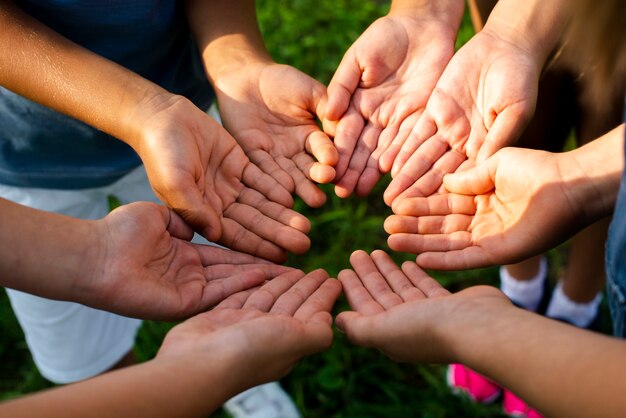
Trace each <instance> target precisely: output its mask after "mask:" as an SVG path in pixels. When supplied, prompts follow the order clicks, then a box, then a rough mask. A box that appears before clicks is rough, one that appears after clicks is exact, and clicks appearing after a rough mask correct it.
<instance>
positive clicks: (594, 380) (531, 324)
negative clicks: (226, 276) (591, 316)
mask: <svg viewBox="0 0 626 418" xmlns="http://www.w3.org/2000/svg"><path fill="white" fill-rule="evenodd" d="M350 263H351V264H352V267H353V270H344V271H342V272H341V273H340V274H339V280H340V281H341V283H342V285H343V290H344V293H345V295H346V297H347V299H348V302H349V303H350V308H351V310H348V311H345V312H341V313H340V314H339V315H338V316H337V318H336V324H337V326H338V327H339V329H341V330H342V331H343V332H344V333H345V334H346V335H347V337H348V340H350V341H351V342H352V343H354V344H356V345H360V346H365V347H371V348H375V349H378V350H381V351H382V352H383V353H384V354H385V355H387V356H388V357H390V358H391V359H392V360H395V361H400V362H411V363H451V362H457V363H462V364H466V365H467V366H468V367H471V368H472V369H474V370H477V371H478V372H480V373H481V374H483V375H485V376H488V377H490V378H491V379H493V380H495V381H497V382H498V383H500V384H501V385H502V386H504V387H506V388H508V389H510V390H511V391H513V392H514V393H516V394H518V395H519V396H521V397H522V399H524V400H525V401H526V402H528V403H529V404H531V405H533V406H536V407H537V408H538V409H539V410H540V411H541V412H542V413H545V414H546V415H547V416H567V417H588V416H594V415H598V414H600V415H602V416H611V417H613V416H615V417H619V416H622V415H623V413H624V410H626V403H625V398H624V397H623V396H621V393H622V391H623V381H624V377H623V376H624V373H626V365H625V364H626V363H625V362H624V358H626V342H624V341H622V340H619V339H616V338H611V337H608V336H605V335H601V334H596V333H592V332H589V331H585V330H581V329H579V328H576V327H572V326H570V325H567V324H564V323H562V322H559V321H555V320H551V319H548V318H545V317H542V316H540V315H537V314H534V313H532V312H528V311H526V310H523V309H520V308H517V307H515V306H513V304H512V303H511V302H510V301H509V300H508V299H507V298H506V296H504V294H503V293H502V292H500V291H499V290H497V289H496V288H493V287H490V286H474V287H470V288H467V289H465V290H463V291H460V292H458V293H454V294H451V293H450V292H448V291H447V290H446V289H444V288H443V287H441V285H440V284H439V283H437V282H436V281H435V280H434V279H433V278H432V277H430V276H429V275H428V274H427V273H426V272H424V271H423V270H421V269H420V268H419V267H418V266H417V265H416V264H415V263H413V262H408V261H407V262H405V263H403V264H402V267H401V268H399V267H398V266H397V265H396V264H395V263H394V262H393V260H391V258H390V257H389V256H388V255H387V254H386V253H384V252H383V251H380V250H377V251H374V252H372V253H371V254H367V253H365V252H364V251H356V252H355V253H353V254H352V256H351V257H350ZM547 370H549V371H550V372H549V373H547V372H546V371H547ZM598 382H601V384H599V383H598ZM581 393H585V396H580V394H581Z"/></svg>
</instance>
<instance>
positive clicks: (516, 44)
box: [383, 1, 569, 206]
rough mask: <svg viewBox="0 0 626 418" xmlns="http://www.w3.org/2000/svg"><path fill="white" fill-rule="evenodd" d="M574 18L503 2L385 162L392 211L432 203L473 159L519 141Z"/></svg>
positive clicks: (551, 6)
mask: <svg viewBox="0 0 626 418" xmlns="http://www.w3.org/2000/svg"><path fill="white" fill-rule="evenodd" d="M568 13H569V9H568V7H567V4H565V3H564V2H561V1H555V2H538V1H531V2H526V3H524V4H523V7H520V5H519V3H517V2H514V1H501V2H498V4H497V5H496V6H495V8H494V10H493V12H492V13H491V15H490V17H489V20H488V21H487V23H486V25H485V27H484V28H483V30H482V31H480V32H479V33H477V34H476V35H475V36H474V37H473V38H472V39H470V41H469V42H467V43H466V44H465V45H464V46H463V47H462V48H461V49H460V50H459V51H458V52H457V53H456V54H455V55H454V57H453V58H452V59H451V60H450V63H449V64H448V66H447V67H446V69H445V71H444V72H443V74H442V75H441V77H440V79H439V81H438V82H437V84H436V86H435V87H434V90H433V92H432V95H431V96H430V98H429V99H428V103H427V105H426V110H425V111H424V112H423V113H422V114H421V116H420V117H419V120H417V122H416V124H415V125H414V127H413V129H412V130H409V129H407V130H405V131H404V133H403V137H402V138H399V139H398V140H397V141H396V142H397V144H398V146H397V147H395V148H393V149H389V150H388V151H387V153H386V154H387V155H383V159H388V160H389V161H392V162H393V165H392V167H391V174H392V177H393V181H392V182H391V184H390V185H389V186H388V188H387V190H386V191H385V194H384V199H385V202H386V203H387V204H388V205H390V206H391V204H392V202H393V201H394V199H396V198H398V197H399V196H402V197H417V196H428V195H429V194H431V193H433V192H435V191H437V190H438V189H439V188H440V186H441V181H442V179H443V176H444V175H445V174H446V173H451V172H454V171H456V170H457V169H458V168H459V167H460V166H461V164H463V163H464V162H465V161H466V160H467V159H469V160H470V161H472V162H475V161H482V160H484V159H485V158H487V157H489V156H490V155H492V154H493V153H494V152H496V151H497V150H498V149H500V148H502V147H503V146H506V145H511V144H512V143H513V142H514V141H515V140H516V139H517V138H518V136H519V135H520V134H521V132H522V130H523V129H524V127H525V126H526V124H527V122H528V121H529V120H530V118H531V116H532V115H533V112H534V109H535V103H536V100H537V86H538V80H539V75H540V74H541V70H542V68H543V65H544V63H545V61H546V59H547V57H548V55H549V53H550V51H551V49H552V48H553V47H554V46H555V45H556V43H557V41H558V39H559V37H560V35H561V32H562V29H563V27H564V25H565V22H567V18H568V16H569V14H568ZM466 166H467V163H466Z"/></svg>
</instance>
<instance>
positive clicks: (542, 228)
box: [385, 148, 588, 270]
mask: <svg viewBox="0 0 626 418" xmlns="http://www.w3.org/2000/svg"><path fill="white" fill-rule="evenodd" d="M571 161H573V158H572V157H570V156H569V155H567V154H551V153H547V152H543V151H535V150H529V149H521V148H505V149H502V150H500V151H498V152H497V153H496V154H495V155H493V156H492V157H491V158H489V159H487V160H486V161H485V162H484V163H482V164H479V165H478V166H476V167H475V168H472V169H469V170H467V171H462V172H458V173H455V174H450V175H448V176H447V177H446V178H445V181H444V186H445V187H446V189H448V191H449V192H450V194H447V193H444V194H434V195H431V196H429V197H414V198H404V197H402V196H400V197H399V198H398V199H396V200H395V201H394V204H393V209H394V212H395V213H396V214H397V215H393V216H391V217H389V218H388V219H387V221H386V222H385V230H386V231H387V232H388V233H390V234H391V236H390V237H389V241H388V242H389V246H390V247H391V248H392V249H394V250H396V251H407V252H411V253H414V254H419V255H418V257H417V263H418V264H419V265H420V266H422V267H424V268H433V269H454V270H456V269H459V270H460V269H468V268H476V267H484V266H490V265H497V264H508V263H513V262H516V261H519V260H523V259H526V258H528V257H529V256H532V255H535V254H538V253H540V252H542V251H545V250H548V249H549V248H552V247H553V246H554V245H556V244H558V243H560V242H562V241H563V240H565V239H566V238H567V237H568V236H570V235H571V234H573V233H574V232H576V231H577V230H578V229H579V228H581V227H582V226H584V223H585V222H586V217H585V216H583V212H584V210H585V208H584V206H585V205H588V203H584V204H579V200H580V198H579V197H577V196H576V190H578V189H577V188H576V187H575V186H576V182H575V181H572V182H571V185H568V181H567V180H568V179H567V178H563V176H562V175H563V173H566V175H568V176H569V175H571V176H575V175H576V173H578V172H579V171H580V169H579V167H576V163H575V162H574V163H572V162H571ZM583 175H584V174H583ZM581 177H582V176H581Z"/></svg>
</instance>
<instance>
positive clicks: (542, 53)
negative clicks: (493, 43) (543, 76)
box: [483, 0, 571, 69]
mask: <svg viewBox="0 0 626 418" xmlns="http://www.w3.org/2000/svg"><path fill="white" fill-rule="evenodd" d="M569 3H570V2H569V1H568V0H547V1H546V0H530V1H524V2H519V1H517V0H500V1H498V3H497V4H496V6H495V7H494V9H493V11H492V12H491V14H490V15H489V19H487V23H486V24H485V27H484V29H483V30H484V31H486V32H490V33H493V34H495V35H496V36H498V37H499V38H501V39H503V40H505V41H506V42H508V43H510V44H512V45H515V46H517V47H519V48H522V49H523V50H524V51H525V52H526V53H528V54H529V55H530V56H532V57H533V59H534V61H535V62H536V64H537V67H538V68H539V69H541V68H542V67H543V65H544V63H545V62H546V60H547V59H548V56H549V55H550V53H551V52H552V51H553V50H554V48H555V47H556V45H557V44H558V41H559V39H560V37H561V35H562V34H563V31H564V29H565V26H566V25H567V23H568V21H569V18H570V14H571V10H570V5H569Z"/></svg>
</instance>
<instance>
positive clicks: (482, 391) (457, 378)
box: [447, 364, 502, 403]
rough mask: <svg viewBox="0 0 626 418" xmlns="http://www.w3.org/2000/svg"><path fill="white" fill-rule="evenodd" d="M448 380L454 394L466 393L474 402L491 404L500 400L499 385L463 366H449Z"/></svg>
mask: <svg viewBox="0 0 626 418" xmlns="http://www.w3.org/2000/svg"><path fill="white" fill-rule="evenodd" d="M447 380H448V386H450V388H451V389H452V391H453V392H454V393H456V394H459V393H464V394H466V395H468V396H469V397H470V398H471V399H472V400H473V401H474V402H479V403H491V402H493V401H495V400H496V399H498V396H500V392H501V391H502V390H501V388H500V386H498V384H497V383H495V382H493V381H491V380H489V379H487V378H486V377H484V376H483V375H481V374H478V373H476V372H475V371H473V370H472V369H470V368H468V367H465V366H463V365H462V364H450V365H449V366H448V373H447Z"/></svg>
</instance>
